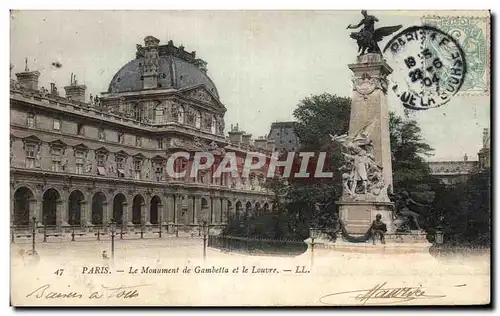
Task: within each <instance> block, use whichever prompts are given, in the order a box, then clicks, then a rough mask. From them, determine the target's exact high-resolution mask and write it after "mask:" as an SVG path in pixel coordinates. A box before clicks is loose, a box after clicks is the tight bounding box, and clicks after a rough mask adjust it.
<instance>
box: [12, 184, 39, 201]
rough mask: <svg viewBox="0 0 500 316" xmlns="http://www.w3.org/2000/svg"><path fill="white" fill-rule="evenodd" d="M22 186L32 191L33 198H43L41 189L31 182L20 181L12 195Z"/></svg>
mask: <svg viewBox="0 0 500 316" xmlns="http://www.w3.org/2000/svg"><path fill="white" fill-rule="evenodd" d="M20 188H27V189H29V190H30V191H31V193H32V194H33V198H34V199H36V198H38V197H39V198H41V197H42V196H41V195H39V193H40V190H37V189H36V187H34V186H32V185H31V184H29V183H20V184H18V185H16V186H15V187H14V189H13V191H12V196H14V194H15V192H16V191H17V190H19V189H20Z"/></svg>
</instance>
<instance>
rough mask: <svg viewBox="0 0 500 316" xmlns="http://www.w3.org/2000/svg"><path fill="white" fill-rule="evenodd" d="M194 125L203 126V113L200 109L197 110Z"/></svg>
mask: <svg viewBox="0 0 500 316" xmlns="http://www.w3.org/2000/svg"><path fill="white" fill-rule="evenodd" d="M194 126H195V127H196V128H201V113H200V111H196V112H195V121H194Z"/></svg>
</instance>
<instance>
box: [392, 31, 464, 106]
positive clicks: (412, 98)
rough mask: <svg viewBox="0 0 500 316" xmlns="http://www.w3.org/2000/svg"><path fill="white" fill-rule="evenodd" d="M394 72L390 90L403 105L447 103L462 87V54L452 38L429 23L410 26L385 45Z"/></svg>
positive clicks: (439, 104)
mask: <svg viewBox="0 0 500 316" xmlns="http://www.w3.org/2000/svg"><path fill="white" fill-rule="evenodd" d="M384 54H385V56H388V55H389V56H391V57H392V61H391V63H392V64H393V65H394V68H395V70H397V71H395V72H394V73H393V75H392V80H391V81H392V90H393V91H394V92H395V93H396V95H397V97H398V98H399V99H400V101H401V103H402V105H403V106H404V107H405V108H407V109H411V110H426V109H429V108H435V107H439V106H441V105H443V104H446V103H447V102H449V101H450V100H451V97H453V96H454V95H455V94H456V93H457V92H458V91H459V90H460V88H461V87H462V85H463V83H464V79H465V74H466V73H467V63H466V60H465V54H464V52H463V50H462V48H461V47H460V45H459V43H458V42H457V40H456V39H455V38H453V37H452V36H450V35H449V34H447V33H445V32H443V31H441V30H439V29H437V28H435V27H432V26H428V25H424V26H412V27H409V28H407V29H405V30H403V31H401V32H400V33H398V34H396V35H395V36H394V37H393V38H392V39H391V40H390V41H389V42H388V43H387V45H386V46H385V47H384Z"/></svg>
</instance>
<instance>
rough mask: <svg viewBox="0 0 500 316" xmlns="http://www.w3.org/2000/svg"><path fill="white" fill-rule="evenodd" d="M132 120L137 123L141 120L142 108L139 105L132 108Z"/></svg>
mask: <svg viewBox="0 0 500 316" xmlns="http://www.w3.org/2000/svg"><path fill="white" fill-rule="evenodd" d="M134 119H135V120H136V121H139V122H140V121H141V120H142V107H141V105H140V104H138V105H136V106H135V107H134Z"/></svg>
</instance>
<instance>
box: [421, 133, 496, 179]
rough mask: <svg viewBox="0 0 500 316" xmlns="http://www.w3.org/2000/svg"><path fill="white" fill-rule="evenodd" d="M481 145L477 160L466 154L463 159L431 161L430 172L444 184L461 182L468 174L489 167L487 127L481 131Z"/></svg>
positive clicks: (488, 135)
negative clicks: (470, 158)
mask: <svg viewBox="0 0 500 316" xmlns="http://www.w3.org/2000/svg"><path fill="white" fill-rule="evenodd" d="M482 143H483V147H482V148H481V150H479V152H478V154H477V155H478V158H479V161H477V160H476V161H471V160H469V157H468V156H467V155H464V158H463V160H461V161H460V160H455V161H431V162H429V163H428V164H429V168H430V173H431V174H432V175H433V176H436V177H438V178H439V179H441V181H442V182H443V183H444V184H446V185H453V184H456V183H463V182H465V181H467V178H468V176H469V174H471V173H473V172H477V171H480V170H483V169H487V168H490V132H489V129H488V128H485V129H484V131H483V142H482Z"/></svg>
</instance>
